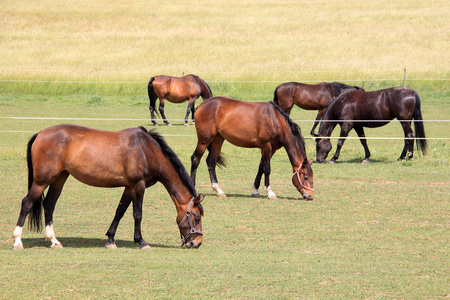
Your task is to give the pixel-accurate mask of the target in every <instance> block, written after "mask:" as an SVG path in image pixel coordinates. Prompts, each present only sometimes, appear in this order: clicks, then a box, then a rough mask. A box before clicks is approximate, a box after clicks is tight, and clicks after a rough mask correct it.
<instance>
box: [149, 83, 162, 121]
mask: <svg viewBox="0 0 450 300" xmlns="http://www.w3.org/2000/svg"><path fill="white" fill-rule="evenodd" d="M153 81H155V77H152V78H150V81H149V82H148V87H147V90H148V98H149V99H150V107H151V108H152V109H153V111H156V113H157V114H158V115H159V111H158V110H156V99H157V97H156V93H155V90H154V89H153Z"/></svg>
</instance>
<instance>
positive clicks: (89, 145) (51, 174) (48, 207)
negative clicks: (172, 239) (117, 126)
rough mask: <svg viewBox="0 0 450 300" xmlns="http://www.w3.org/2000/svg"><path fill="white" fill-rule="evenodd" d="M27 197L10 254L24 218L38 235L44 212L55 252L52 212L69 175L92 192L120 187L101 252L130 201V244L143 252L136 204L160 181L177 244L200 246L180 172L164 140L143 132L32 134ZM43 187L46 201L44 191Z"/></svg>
mask: <svg viewBox="0 0 450 300" xmlns="http://www.w3.org/2000/svg"><path fill="white" fill-rule="evenodd" d="M27 162H28V189H29V191H28V194H27V195H26V197H25V198H23V200H22V208H21V210H20V215H19V220H18V221H17V226H16V229H15V230H14V234H13V237H14V238H15V243H14V246H13V249H23V244H22V239H21V237H22V229H23V226H24V223H25V219H26V217H27V215H28V213H30V218H29V222H30V228H31V229H36V230H37V231H40V230H41V227H42V225H41V209H42V206H43V207H44V215H45V237H46V238H47V239H49V240H50V241H51V243H52V245H51V247H52V248H61V247H62V246H61V243H60V242H59V241H58V240H57V239H56V237H55V233H54V231H53V211H54V209H55V205H56V201H57V200H58V198H59V196H60V194H61V191H62V189H63V186H64V183H65V182H66V179H67V178H68V177H69V175H72V176H73V177H75V178H76V179H78V180H79V181H81V182H83V183H85V184H88V185H92V186H96V187H121V186H123V187H125V191H124V192H123V195H122V198H121V199H120V203H119V205H118V207H117V210H116V215H115V217H114V220H113V221H112V223H111V226H110V228H109V230H108V232H107V233H106V235H107V236H108V242H107V244H106V247H107V248H115V247H116V246H115V242H114V235H115V233H116V229H117V226H118V225H119V222H120V219H121V218H122V216H123V215H124V213H125V211H126V210H127V208H128V206H129V205H130V203H131V202H133V217H134V241H135V242H136V243H139V246H140V248H149V245H148V244H147V243H146V242H145V241H144V239H143V238H142V235H141V220H142V202H143V198H144V191H145V189H146V188H147V187H150V186H152V185H154V184H155V183H156V182H158V181H159V182H161V183H162V184H163V185H164V187H165V188H166V189H167V191H168V192H169V195H170V197H171V198H172V200H173V202H174V204H175V207H176V209H177V218H176V221H177V223H178V226H179V229H180V234H181V236H182V238H183V245H186V247H188V248H190V247H199V246H200V244H201V243H202V224H201V216H202V215H203V208H202V205H201V204H200V202H201V201H202V200H203V198H204V195H197V192H196V191H195V187H194V185H193V184H192V182H191V180H190V178H189V175H188V173H187V172H186V169H185V168H184V166H183V164H182V163H181V161H180V160H179V159H178V157H177V155H176V154H175V153H174V152H173V151H172V149H170V147H169V146H168V145H167V144H166V142H165V141H164V139H163V138H162V137H161V136H160V135H159V134H157V133H155V132H147V130H145V128H143V127H140V128H131V129H125V130H122V131H117V132H115V131H101V130H96V129H91V128H86V127H81V126H77V125H58V126H53V127H49V128H47V129H44V130H42V131H41V132H39V133H37V134H35V135H34V136H33V137H32V138H31V139H30V141H29V142H28V147H27ZM48 186H49V189H48V192H47V196H45V197H44V190H45V189H46V188H47V187H48Z"/></svg>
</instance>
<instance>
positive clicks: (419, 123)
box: [413, 91, 428, 155]
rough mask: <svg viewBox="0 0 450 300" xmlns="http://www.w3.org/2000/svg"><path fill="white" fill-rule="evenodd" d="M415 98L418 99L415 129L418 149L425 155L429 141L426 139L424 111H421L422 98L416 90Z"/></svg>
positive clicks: (415, 110) (415, 107)
mask: <svg viewBox="0 0 450 300" xmlns="http://www.w3.org/2000/svg"><path fill="white" fill-rule="evenodd" d="M414 98H415V100H416V104H415V106H414V114H413V118H414V129H415V132H416V138H419V139H417V150H419V148H420V150H421V151H422V154H423V155H425V154H426V153H427V147H428V142H427V140H426V139H425V128H424V126H423V119H422V112H421V111H420V98H419V95H418V94H417V93H416V92H415V91H414Z"/></svg>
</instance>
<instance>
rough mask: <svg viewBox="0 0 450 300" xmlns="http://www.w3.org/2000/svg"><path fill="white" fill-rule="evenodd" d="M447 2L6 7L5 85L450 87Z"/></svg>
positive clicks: (0, 22) (82, 0)
mask: <svg viewBox="0 0 450 300" xmlns="http://www.w3.org/2000/svg"><path fill="white" fill-rule="evenodd" d="M449 20H450V6H449V5H448V3H447V1H445V0H436V1H426V2H424V1H418V0H414V1H411V0H410V1H401V2H398V1H388V0H378V1H371V2H370V3H367V2H366V1H346V0H337V1H294V0H292V1H256V0H255V1H236V0H228V1H193V0H189V1H175V2H172V1H169V2H168V3H167V2H161V1H131V2H130V1H114V2H113V3H111V2H110V1H104V0H98V1H88V0H76V1H70V2H67V1H50V0H43V1H28V0H26V1H19V2H17V1H11V0H7V1H2V9H1V11H0V27H1V28H2V30H1V32H0V79H33V78H37V79H62V80H80V79H87V80H138V81H145V80H147V79H148V78H149V77H150V76H151V75H156V74H172V75H180V74H181V73H182V72H185V73H196V74H199V75H201V76H202V77H204V78H207V79H210V80H213V79H215V80H227V79H230V80H233V79H246V80H252V79H255V80H273V79H275V80H290V79H294V80H300V79H302V80H307V79H309V80H321V79H360V78H364V79H371V78H379V77H380V76H381V77H387V78H391V77H393V78H399V77H400V78H401V77H402V76H403V68H404V67H406V68H407V69H408V74H409V76H410V77H430V76H431V77H434V78H447V77H448V76H449V71H450V57H449V53H450V46H449V43H450V42H449V41H450V21H449Z"/></svg>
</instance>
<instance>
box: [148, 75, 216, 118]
mask: <svg viewBox="0 0 450 300" xmlns="http://www.w3.org/2000/svg"><path fill="white" fill-rule="evenodd" d="M200 96H201V97H202V98H203V100H206V99H208V98H211V97H212V93H211V89H210V88H209V86H208V85H207V84H206V82H205V81H204V80H203V79H201V78H200V77H198V76H196V75H192V74H189V75H186V76H183V77H172V76H165V75H160V76H155V77H152V78H151V79H150V82H149V83H148V97H149V98H150V114H151V118H152V122H153V125H158V124H157V123H156V121H155V110H156V99H158V98H159V112H160V113H161V116H162V118H163V120H164V123H166V125H169V126H170V123H169V121H167V119H166V115H165V114H164V105H165V102H166V100H167V101H170V102H173V103H182V102H184V101H186V100H188V101H189V102H188V106H187V111H186V116H185V118H184V125H189V123H188V116H189V112H192V121H193V120H194V114H195V100H197V98H198V97H200Z"/></svg>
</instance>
